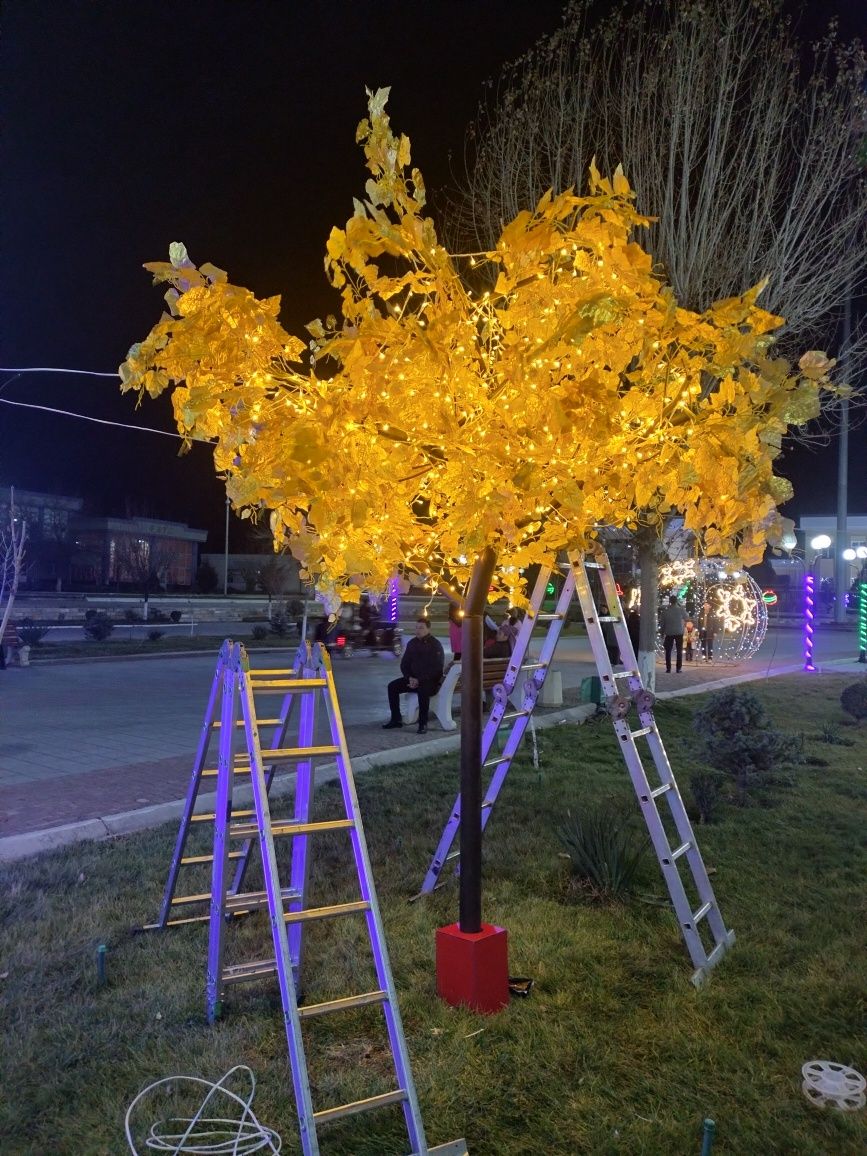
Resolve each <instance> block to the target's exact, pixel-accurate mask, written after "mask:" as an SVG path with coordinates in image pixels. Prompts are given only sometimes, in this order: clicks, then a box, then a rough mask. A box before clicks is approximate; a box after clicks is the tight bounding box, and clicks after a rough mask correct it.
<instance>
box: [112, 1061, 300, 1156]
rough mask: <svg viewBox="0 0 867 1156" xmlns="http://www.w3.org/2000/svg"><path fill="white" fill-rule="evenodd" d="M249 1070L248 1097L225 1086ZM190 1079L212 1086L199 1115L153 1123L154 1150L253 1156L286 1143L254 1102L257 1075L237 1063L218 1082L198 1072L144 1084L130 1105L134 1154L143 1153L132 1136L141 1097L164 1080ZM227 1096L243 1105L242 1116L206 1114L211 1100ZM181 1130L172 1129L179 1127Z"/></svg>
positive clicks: (180, 1155) (178, 1155) (150, 1143)
mask: <svg viewBox="0 0 867 1156" xmlns="http://www.w3.org/2000/svg"><path fill="white" fill-rule="evenodd" d="M240 1072H243V1073H246V1075H247V1076H248V1077H249V1080H250V1093H249V1095H248V1096H247V1098H246V1099H243V1098H242V1097H241V1096H237V1095H236V1094H235V1093H234V1092H230V1091H229V1089H228V1088H227V1087H226V1086H225V1085H226V1083H227V1082H228V1080H229V1079H230V1078H231V1077H232V1076H234V1075H235V1073H240ZM182 1082H187V1083H190V1084H199V1085H200V1086H201V1087H203V1088H207V1089H208V1093H207V1095H206V1096H205V1098H204V1100H202V1102H201V1104H200V1105H199V1108H198V1111H197V1112H196V1114H195V1116H192V1117H190V1118H183V1117H173V1118H170V1119H168V1120H164V1121H161V1122H159V1123H155V1124H151V1127H150V1131H149V1132H148V1134H147V1138H146V1139H145V1141H144V1143H145V1146H146V1147H147V1148H149V1149H150V1150H151V1151H152V1152H170V1153H171V1154H172V1156H252V1154H253V1153H255V1152H271V1153H279V1152H280V1151H281V1149H282V1146H283V1141H282V1140H281V1138H280V1136H279V1134H278V1133H277V1132H275V1131H273V1129H271V1128H266V1127H265V1125H264V1124H260V1123H259V1121H258V1120H257V1119H256V1116H255V1113H254V1112H253V1110H252V1108H251V1107H250V1105H251V1104H252V1102H253V1097H254V1096H255V1095H256V1077H255V1076H254V1075H253V1072H252V1071H251V1070H250V1068H248V1067H247V1066H246V1065H245V1064H237V1065H236V1066H235V1067H234V1068H230V1069H229V1071H228V1072H226V1074H225V1075H224V1076H223V1077H221V1079H219V1080H218V1081H217V1082H216V1083H215V1084H214V1083H212V1082H211V1081H210V1080H203V1079H200V1078H199V1077H198V1076H166V1078H165V1079H163V1080H156V1081H155V1082H154V1083H153V1084H148V1086H147V1087H146V1088H143V1089H142V1090H141V1091H140V1092H139V1094H138V1095H137V1096H136V1098H135V1099H134V1100H133V1101H132V1103H131V1104H130V1106H129V1108H128V1109H127V1113H126V1119H125V1120H124V1128H125V1130H126V1139H127V1143H128V1144H129V1147H130V1151H131V1152H132V1153H133V1156H142V1154H141V1153H140V1152H139V1150H138V1149H137V1148H136V1146H135V1142H134V1141H133V1138H132V1127H131V1123H130V1122H131V1120H132V1115H133V1112H134V1111H135V1109H136V1107H137V1106H138V1105H139V1104H140V1103H141V1101H142V1100H143V1099H144V1098H145V1097H146V1096H148V1095H149V1094H150V1093H152V1092H153V1091H154V1090H155V1089H156V1088H159V1087H162V1085H164V1084H176V1083H182ZM218 1095H219V1096H225V1097H226V1098H227V1099H229V1100H232V1101H234V1103H235V1104H238V1105H240V1107H241V1108H242V1109H243V1111H242V1113H241V1117H240V1119H231V1118H228V1119H227V1118H225V1117H206V1116H205V1115H204V1112H205V1109H206V1107H207V1106H208V1103H209V1102H210V1100H211V1099H212V1097H215V1096H218ZM179 1126H180V1127H181V1128H182V1130H181V1131H169V1130H168V1129H170V1128H174V1129H177V1128H178V1127H179Z"/></svg>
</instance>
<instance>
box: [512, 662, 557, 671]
mask: <svg viewBox="0 0 867 1156" xmlns="http://www.w3.org/2000/svg"><path fill="white" fill-rule="evenodd" d="M547 665H548V663H547V662H525V663H524V665H523V666H519V667H518V670H544V669H545V668H546V667H547ZM510 669H511V668H510Z"/></svg>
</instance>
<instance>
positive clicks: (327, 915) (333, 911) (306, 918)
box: [283, 899, 370, 923]
mask: <svg viewBox="0 0 867 1156" xmlns="http://www.w3.org/2000/svg"><path fill="white" fill-rule="evenodd" d="M363 911H370V902H369V901H368V900H367V899H358V900H356V901H355V902H354V903H335V904H334V905H333V906H332V907H307V908H305V909H304V910H302V911H287V912H286V913H285V914H284V916H283V919H284V921H285V922H286V923H311V922H312V921H313V920H314V919H337V918H338V917H339V916H341V915H357V914H359V913H360V912H363Z"/></svg>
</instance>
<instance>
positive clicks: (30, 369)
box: [0, 366, 120, 381]
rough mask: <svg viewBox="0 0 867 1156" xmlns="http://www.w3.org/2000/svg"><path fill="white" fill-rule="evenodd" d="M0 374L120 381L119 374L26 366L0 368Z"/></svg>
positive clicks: (91, 370) (93, 370) (92, 370)
mask: <svg viewBox="0 0 867 1156" xmlns="http://www.w3.org/2000/svg"><path fill="white" fill-rule="evenodd" d="M0 373H80V374H83V375H84V376H85V377H114V378H116V379H117V380H118V381H119V380H120V374H119V373H99V372H98V371H97V370H95V369H46V368H44V367H40V368H35V367H31V366H28V367H27V368H26V369H3V368H2V367H0Z"/></svg>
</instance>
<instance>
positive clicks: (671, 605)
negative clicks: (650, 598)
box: [659, 594, 686, 674]
mask: <svg viewBox="0 0 867 1156" xmlns="http://www.w3.org/2000/svg"><path fill="white" fill-rule="evenodd" d="M659 617H660V626H661V628H662V645H663V649H664V651H665V670H666V673H667V674H671V652H672V650H676V651H677V664H676V666H675V671H676V673H677V674H680V671H681V668H682V666H683V632H684V629H685V628H686V611H685V610H684V608H683V607H682V606H681V605H680V603H679V602H678V600H677V595H676V594H671V595H669V599H668V605H667V606H666V607H664V609H663V611H662V613H661V614H660V616H659Z"/></svg>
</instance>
